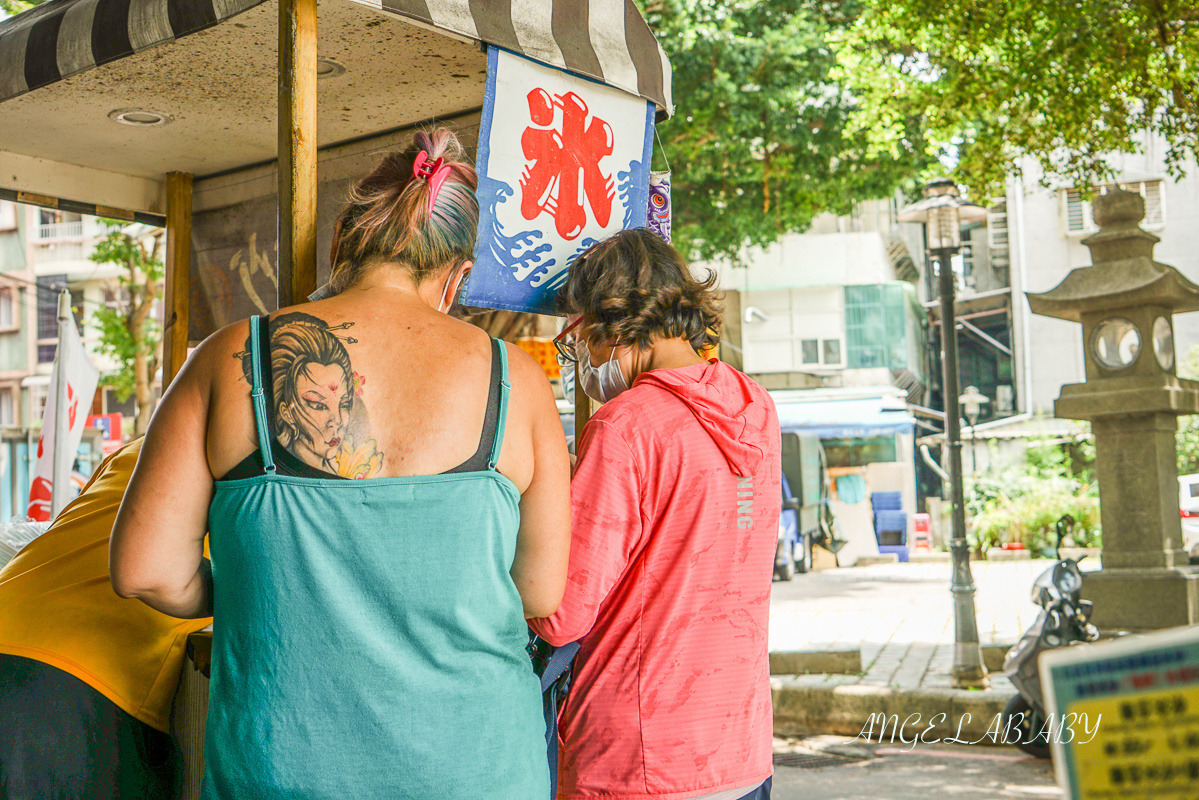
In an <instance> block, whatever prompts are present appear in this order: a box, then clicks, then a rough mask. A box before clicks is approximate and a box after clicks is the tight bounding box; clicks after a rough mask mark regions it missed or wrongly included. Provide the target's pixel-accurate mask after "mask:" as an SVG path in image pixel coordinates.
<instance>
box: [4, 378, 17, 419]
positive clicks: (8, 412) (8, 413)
mask: <svg viewBox="0 0 1199 800" xmlns="http://www.w3.org/2000/svg"><path fill="white" fill-rule="evenodd" d="M16 424H17V398H16V392H15V391H14V390H13V389H12V387H11V386H6V387H4V388H3V389H0V425H16Z"/></svg>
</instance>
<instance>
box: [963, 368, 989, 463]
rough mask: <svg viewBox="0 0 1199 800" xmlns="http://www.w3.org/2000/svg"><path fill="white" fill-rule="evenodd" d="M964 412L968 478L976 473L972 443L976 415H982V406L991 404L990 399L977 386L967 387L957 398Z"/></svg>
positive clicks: (976, 460) (976, 452)
mask: <svg viewBox="0 0 1199 800" xmlns="http://www.w3.org/2000/svg"><path fill="white" fill-rule="evenodd" d="M958 402H959V403H961V405H962V408H963V410H965V412H966V421H967V422H969V423H970V477H971V479H973V478H974V476H975V475H976V474H977V473H978V450H977V448H976V447H975V442H974V426H975V425H977V424H978V415H979V414H981V413H982V410H983V404H984V403H989V402H991V398H989V397H987V396H986V395H985V394H983V393H982V392H980V391H979V390H978V387H977V386H967V387H966V391H965V392H964V393H963V394H962V396H961V397H959V398H958Z"/></svg>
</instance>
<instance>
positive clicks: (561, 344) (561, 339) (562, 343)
mask: <svg viewBox="0 0 1199 800" xmlns="http://www.w3.org/2000/svg"><path fill="white" fill-rule="evenodd" d="M582 321H583V315H582V314H580V315H579V318H578V319H576V320H575V321H574V322H572V323H570V324H569V325H567V326H566V327H565V328H563V329H562V333H559V334H558V335H557V336H555V337H554V348H555V349H556V350H557V351H558V355H560V356H562V358H563V359H565V360H566V361H567V362H569V363H571V364H577V363H579V357H578V356H577V355H576V354H575V346H574V341H573V340H572V341H567V339H566V335H567V334H568V333H570V332H571V331H572V330H574V329H575V328H577V327H578V326H579V323H580V322H582Z"/></svg>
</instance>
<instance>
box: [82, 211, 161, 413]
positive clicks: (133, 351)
mask: <svg viewBox="0 0 1199 800" xmlns="http://www.w3.org/2000/svg"><path fill="white" fill-rule="evenodd" d="M103 222H104V223H105V224H107V225H108V226H109V231H108V234H107V235H106V236H105V237H104V238H103V239H101V240H100V241H99V242H98V243H97V244H96V248H95V251H94V252H93V253H92V255H91V260H92V261H94V262H96V263H97V264H117V265H119V266H121V267H122V268H123V269H122V271H121V272H120V274H119V275H118V277H117V279H116V287H115V291H114V295H115V300H114V302H113V303H111V304H109V305H108V306H106V307H104V308H101V309H99V310H97V311H95V312H94V313H93V314H92V323H93V324H94V325H95V326H96V328H97V329H99V331H100V339H99V341H98V342H97V345H96V349H97V351H98V352H99V353H100V354H101V355H102V356H105V357H106V358H107V359H109V360H111V361H112V362H113V363H115V364H116V365H117V368H116V369H115V370H113V371H110V372H108V373H107V374H105V375H104V383H105V384H106V385H108V386H110V387H112V389H113V391H114V392H116V394H117V396H118V397H119V398H120V399H121V401H122V402H124V401H125V400H127V399H129V396H130V395H132V394H135V393H136V394H138V395H139V399H140V398H141V397H145V396H148V395H149V383H150V381H152V380H153V377H154V373H155V372H156V371H157V369H158V352H159V349H158V348H159V342H160V341H161V339H162V335H161V331H160V330H159V325H158V320H157V318H156V317H155V315H154V314H153V313H152V311H153V308H154V304H155V302H156V301H157V300H159V299H161V298H162V280H163V276H164V274H165V273H164V266H163V262H162V259H161V258H160V257H159V249H160V248H159V245H160V240H161V236H160V235H154V234H151V235H150V236H149V237H135V236H133V235H131V234H130V233H127V232H126V231H125V228H124V226H125V225H126V223H123V222H120V221H117V220H103ZM139 389H140V391H139ZM139 417H140V409H139ZM147 421H148V420H147ZM138 422H139V426H140V425H141V423H142V420H140V419H139V421H138Z"/></svg>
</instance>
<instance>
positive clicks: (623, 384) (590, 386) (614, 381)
mask: <svg viewBox="0 0 1199 800" xmlns="http://www.w3.org/2000/svg"><path fill="white" fill-rule="evenodd" d="M575 353H576V354H577V355H578V357H579V388H581V389H582V390H583V391H584V392H586V393H587V396H588V397H591V398H593V399H595V400H598V401H599V402H601V403H607V402H608V401H610V400H611V399H612V398H614V397H616V395H618V394H620V393H621V392H623V391H624V390H625V389H627V388H629V382H628V381H627V380H625V377H624V371H623V370H622V369H621V368H620V362H619V361H617V360H616V350H615V349H613V350H612V357H611V358H609V359H608V360H607V361H605V362H604V363H603V364H600V365H599V366H598V367H595V366H592V365H591V352H590V351H589V350H588V349H587V343H586V342H585V341H583V340H582V339H579V340H578V341H577V342H575Z"/></svg>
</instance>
